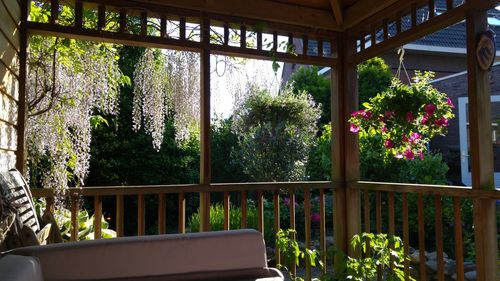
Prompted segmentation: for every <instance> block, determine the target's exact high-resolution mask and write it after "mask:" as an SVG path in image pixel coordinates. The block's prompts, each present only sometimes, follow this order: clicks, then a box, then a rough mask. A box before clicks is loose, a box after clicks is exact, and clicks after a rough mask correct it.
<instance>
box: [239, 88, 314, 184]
mask: <svg viewBox="0 0 500 281" xmlns="http://www.w3.org/2000/svg"><path fill="white" fill-rule="evenodd" d="M250 91H251V94H250V95H249V98H248V99H247V100H246V101H245V102H244V103H242V104H241V105H240V106H239V107H238V108H237V109H236V110H235V113H234V117H233V118H234V121H233V122H234V123H233V126H234V129H235V131H236V133H237V135H238V144H239V150H235V151H234V152H235V156H236V157H237V159H238V161H240V162H241V165H242V166H243V171H244V172H245V174H247V175H248V176H250V177H251V178H252V179H253V180H256V181H290V180H301V179H304V177H305V164H306V163H307V159H308V156H309V152H310V148H311V145H312V143H313V140H314V137H315V135H316V132H317V130H318V129H317V125H316V123H317V122H318V119H319V116H320V113H321V112H320V109H319V107H318V106H316V104H315V102H314V101H313V100H312V98H311V96H309V95H308V94H307V93H306V92H299V93H298V94H294V93H293V89H292V88H291V87H286V88H285V89H284V90H283V92H281V93H280V94H279V95H277V96H272V95H271V94H270V93H269V92H268V91H266V90H263V89H258V88H256V87H253V88H251V89H250Z"/></svg>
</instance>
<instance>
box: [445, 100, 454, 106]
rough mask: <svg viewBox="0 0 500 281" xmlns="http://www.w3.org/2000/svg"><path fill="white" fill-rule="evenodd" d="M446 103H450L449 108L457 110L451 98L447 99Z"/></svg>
mask: <svg viewBox="0 0 500 281" xmlns="http://www.w3.org/2000/svg"><path fill="white" fill-rule="evenodd" d="M446 102H447V103H448V106H449V107H451V108H455V105H454V104H453V102H452V101H451V99H450V98H446Z"/></svg>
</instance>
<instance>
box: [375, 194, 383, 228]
mask: <svg viewBox="0 0 500 281" xmlns="http://www.w3.org/2000/svg"><path fill="white" fill-rule="evenodd" d="M375 222H376V227H377V233H382V194H381V192H380V191H376V192H375Z"/></svg>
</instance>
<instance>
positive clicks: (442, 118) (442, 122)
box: [434, 116, 448, 127]
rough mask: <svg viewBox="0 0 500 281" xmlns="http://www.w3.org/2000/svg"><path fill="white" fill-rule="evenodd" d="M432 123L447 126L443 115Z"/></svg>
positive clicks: (446, 120)
mask: <svg viewBox="0 0 500 281" xmlns="http://www.w3.org/2000/svg"><path fill="white" fill-rule="evenodd" d="M434 124H436V125H438V126H445V127H446V126H448V119H447V118H446V117H444V116H442V117H441V118H439V119H437V120H436V121H434Z"/></svg>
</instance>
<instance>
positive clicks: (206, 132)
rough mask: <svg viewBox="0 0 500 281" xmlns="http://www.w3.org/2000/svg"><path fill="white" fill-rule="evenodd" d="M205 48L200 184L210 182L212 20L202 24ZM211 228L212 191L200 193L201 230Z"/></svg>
mask: <svg viewBox="0 0 500 281" xmlns="http://www.w3.org/2000/svg"><path fill="white" fill-rule="evenodd" d="M201 32H202V42H203V49H202V50H201V53H200V63H201V66H200V70H201V73H200V82H201V87H200V89H201V91H200V118H201V119H200V125H201V137H200V141H201V143H200V149H201V151H200V184H203V185H209V184H210V180H211V179H210V46H209V44H210V21H209V20H208V19H203V23H202V25H201ZM208 230H210V193H209V192H201V193H200V231H208Z"/></svg>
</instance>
